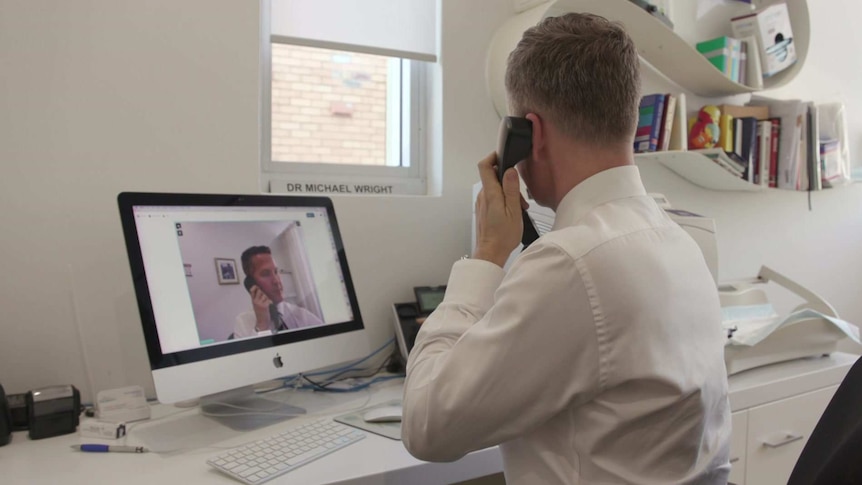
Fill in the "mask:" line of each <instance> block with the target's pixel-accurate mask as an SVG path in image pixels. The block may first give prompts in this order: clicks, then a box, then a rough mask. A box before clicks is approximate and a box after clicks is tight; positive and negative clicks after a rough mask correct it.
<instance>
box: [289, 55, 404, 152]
mask: <svg viewBox="0 0 862 485" xmlns="http://www.w3.org/2000/svg"><path fill="white" fill-rule="evenodd" d="M387 62H388V58H386V57H382V56H373V55H368V54H357V53H352V52H339V51H332V50H328V49H316V48H311V47H302V46H294V45H284V44H272V160H273V161H283V162H317V163H339V164H359V165H385V164H386V82H387V79H386V78H387Z"/></svg>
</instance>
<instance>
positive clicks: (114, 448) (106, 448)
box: [72, 445, 150, 453]
mask: <svg viewBox="0 0 862 485" xmlns="http://www.w3.org/2000/svg"><path fill="white" fill-rule="evenodd" d="M72 449H73V450H77V451H89V452H95V453H107V452H112V453H115V452H119V453H146V452H148V451H150V450H148V449H146V448H144V447H143V446H118V445H72Z"/></svg>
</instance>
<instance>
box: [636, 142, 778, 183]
mask: <svg viewBox="0 0 862 485" xmlns="http://www.w3.org/2000/svg"><path fill="white" fill-rule="evenodd" d="M635 163H637V164H638V165H642V164H645V163H660V164H662V165H664V166H665V167H667V168H668V169H669V170H671V171H672V172H674V173H676V174H677V175H679V176H680V177H682V178H684V179H686V180H688V181H689V182H691V183H693V184H695V185H698V186H700V187H703V188H705V189H710V190H728V191H737V192H760V191H763V190H767V188H766V187H761V186H760V185H755V184H753V183H751V182H748V181H745V180H742V179H741V178H739V177H737V176H735V175H733V174H732V173H730V172H728V171H727V170H726V169H724V168H722V167H721V166H719V165H718V164H717V163H715V162H714V161H712V160H711V159H710V158H709V157H707V156H706V155H703V154H701V153H698V152H694V151H671V152H652V153H638V154H635Z"/></svg>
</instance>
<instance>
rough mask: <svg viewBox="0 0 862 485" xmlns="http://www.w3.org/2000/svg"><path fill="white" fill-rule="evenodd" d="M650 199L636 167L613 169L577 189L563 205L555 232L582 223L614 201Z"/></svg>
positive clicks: (601, 173) (557, 217)
mask: <svg viewBox="0 0 862 485" xmlns="http://www.w3.org/2000/svg"><path fill="white" fill-rule="evenodd" d="M640 195H646V190H645V189H644V186H643V182H641V177H640V171H639V170H638V168H637V166H635V165H625V166H622V167H614V168H609V169H607V170H603V171H601V172H599V173H597V174H595V175H593V176H592V177H590V178H588V179H586V180H584V181H583V182H581V183H579V184H578V185H576V186H575V187H574V188H573V189H572V190H570V191H569V193H568V194H566V195H565V197H563V200H561V201H560V205H558V206H557V211H556V216H555V217H554V229H555V230H556V229H559V228H561V227H566V226H570V225H572V224H574V223H575V222H577V221H578V220H580V219H581V218H582V217H583V216H584V215H586V214H587V213H588V212H590V211H591V210H593V209H594V208H596V207H598V206H600V205H602V204H605V203H607V202H610V201H612V200H618V199H625V198H628V197H637V196H640Z"/></svg>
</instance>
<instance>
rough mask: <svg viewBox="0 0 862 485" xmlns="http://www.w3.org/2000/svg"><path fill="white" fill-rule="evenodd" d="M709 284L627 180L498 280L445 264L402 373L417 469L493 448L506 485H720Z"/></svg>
mask: <svg viewBox="0 0 862 485" xmlns="http://www.w3.org/2000/svg"><path fill="white" fill-rule="evenodd" d="M723 344H724V335H723V334H722V330H721V320H720V307H719V301H718V292H717V290H716V287H715V283H714V282H713V279H712V277H711V275H710V272H709V269H708V268H707V265H706V262H705V261H704V258H703V255H702V253H701V252H700V249H699V248H698V246H697V245H696V244H695V242H694V241H693V240H692V239H691V237H689V236H688V234H686V233H685V231H683V230H682V229H681V228H680V227H679V226H678V225H677V224H675V223H674V222H673V221H671V220H670V218H669V217H668V216H667V215H666V214H665V213H664V211H663V210H661V209H660V208H659V207H658V206H657V205H656V204H655V202H654V201H653V200H652V198H651V197H649V196H647V195H646V193H645V191H644V188H643V184H642V183H641V180H640V174H639V172H638V169H637V167H635V166H624V167H617V168H613V169H609V170H605V171H603V172H601V173H598V174H596V175H594V176H592V177H590V178H589V179H587V180H585V181H584V182H582V183H580V184H578V186H577V187H575V188H574V189H572V190H571V192H569V193H568V194H567V195H566V196H565V198H564V199H563V200H562V202H561V203H560V205H559V207H558V208H557V214H556V218H555V223H554V228H553V230H552V231H551V232H549V233H547V234H545V235H544V236H542V237H541V238H539V240H537V241H536V242H534V243H533V244H532V245H531V246H530V247H529V248H528V249H527V250H526V251H524V252H523V253H521V255H520V256H519V257H518V258H517V259H516V260H515V262H514V264H513V265H512V267H511V269H510V270H509V271H508V273H505V272H504V271H503V269H502V268H500V267H499V266H497V265H495V264H493V263H490V262H487V261H480V260H464V261H459V262H457V263H455V265H454V266H453V268H452V273H451V275H450V276H449V283H448V287H447V290H446V296H445V298H444V300H443V302H442V303H441V304H440V306H439V307H438V308H437V310H436V311H435V312H434V313H433V314H432V315H431V316H430V317H429V318H428V319H427V320H426V321H425V323H424V324H423V325H422V328H421V330H420V331H419V334H418V336H417V338H416V344H415V346H414V348H413V350H412V351H411V353H410V357H409V360H408V363H407V380H406V382H405V385H404V411H403V413H404V416H403V422H402V436H403V439H404V443H405V445H406V446H407V449H408V450H410V452H411V453H412V454H414V455H415V456H416V457H418V458H420V459H425V460H429V461H450V460H455V459H458V458H460V457H461V456H463V455H464V454H466V453H468V452H470V451H474V450H479V449H482V448H486V447H489V446H493V445H497V444H499V445H500V449H501V451H502V455H503V461H504V468H505V474H506V482H507V483H508V484H509V485H519V484H530V485H532V484H612V483H613V484H618V483H638V484H659V483H660V484H689V483H690V484H719V483H720V484H725V483H726V482H727V476H728V473H729V471H730V464H729V462H728V452H729V450H728V447H729V441H730V431H731V429H730V408H729V405H728V400H727V374H726V371H725V367H724V360H723V355H724V354H723Z"/></svg>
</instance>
